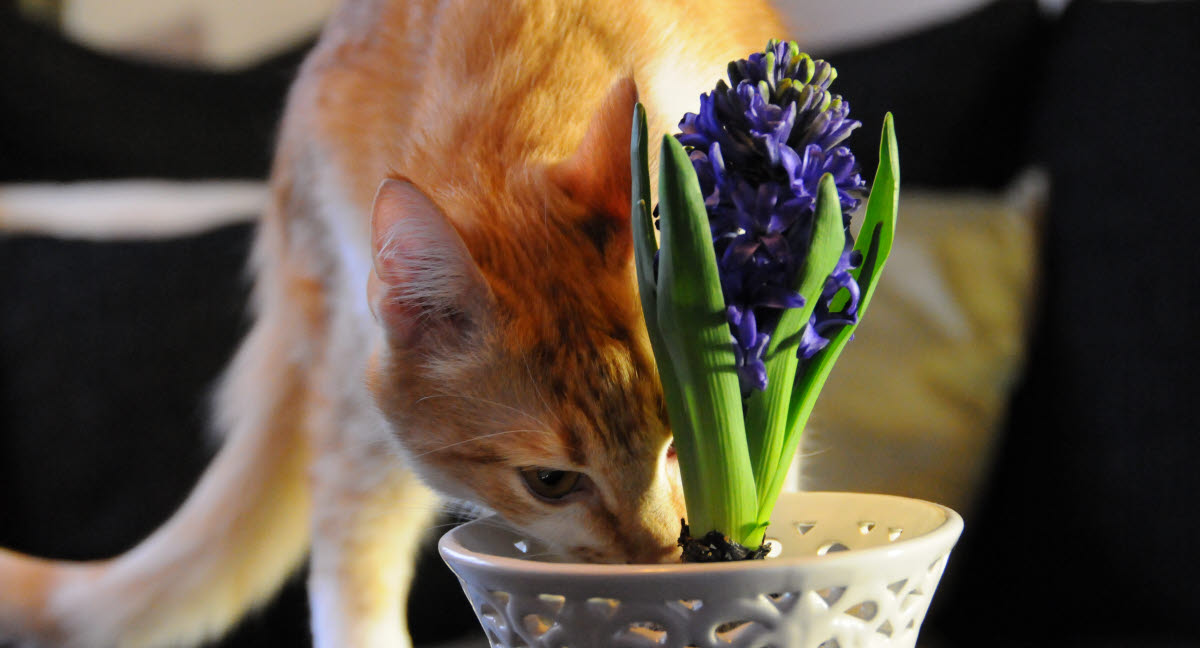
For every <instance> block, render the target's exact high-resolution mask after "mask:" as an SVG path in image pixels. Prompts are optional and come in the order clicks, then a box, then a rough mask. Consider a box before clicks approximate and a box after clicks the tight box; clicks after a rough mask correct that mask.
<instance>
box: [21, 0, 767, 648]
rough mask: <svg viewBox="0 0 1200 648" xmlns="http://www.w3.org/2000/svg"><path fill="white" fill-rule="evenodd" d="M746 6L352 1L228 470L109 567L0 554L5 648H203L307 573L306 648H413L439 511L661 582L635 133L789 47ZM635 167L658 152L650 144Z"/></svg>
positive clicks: (301, 119) (277, 208)
mask: <svg viewBox="0 0 1200 648" xmlns="http://www.w3.org/2000/svg"><path fill="white" fill-rule="evenodd" d="M784 35H785V34H784V33H783V30H782V29H781V28H780V24H779V22H778V20H777V18H776V16H775V15H774V13H773V12H772V11H771V10H770V9H768V8H767V7H765V6H760V5H758V4H757V3H755V2H748V1H747V0H707V1H701V0H686V1H685V0H674V1H666V0H620V1H619V2H618V1H615V0H613V1H601V0H545V1H534V0H511V1H505V2H499V1H497V2H491V1H489V2H481V1H478V0H444V1H441V2H438V1H434V0H413V1H412V2H399V1H396V2H389V1H385V0H350V1H348V2H346V3H345V4H344V6H342V7H340V8H339V9H338V10H337V12H336V13H335V15H334V16H333V18H332V19H331V21H330V22H329V24H328V25H327V27H326V28H325V30H324V33H323V35H322V37H321V39H320V42H319V43H318V44H317V46H316V47H315V49H314V50H313V51H312V53H311V54H310V55H309V57H308V59H307V62H306V63H305V65H304V66H303V69H302V71H301V73H300V76H299V78H298V79H297V81H296V83H295V85H294V86H293V88H292V91H291V94H290V96H289V100H288V104H287V109H286V113H285V116H284V120H283V125H282V132H281V136H280V140H279V141H280V143H279V148H278V154H277V158H276V163H275V165H274V170H273V172H272V178H271V182H272V191H273V204H272V207H271V208H270V210H269V213H268V214H267V215H266V217H265V219H264V220H263V222H262V224H261V226H260V228H259V232H258V241H257V245H256V249H255V254H254V259H253V263H254V267H255V269H256V272H257V279H256V293H255V299H256V311H257V320H256V323H255V325H254V327H253V330H252V331H251V333H250V334H249V336H248V339H247V340H246V341H245V342H244V344H243V346H242V348H241V350H240V351H239V353H238V354H237V357H236V359H235V360H234V361H233V364H232V366H231V367H230V369H229V371H228V374H227V377H226V380H225V382H224V384H223V387H222V390H221V392H220V397H219V408H218V412H217V413H216V416H215V419H216V423H217V425H219V426H220V428H221V429H222V430H224V431H225V432H226V434H227V439H226V442H225V446H224V447H223V449H222V450H221V452H220V453H219V455H218V456H217V458H216V459H215V460H214V461H213V464H212V466H211V467H210V468H209V470H208V471H207V473H206V474H205V475H204V477H203V478H202V480H201V481H200V483H199V484H198V485H197V486H196V488H195V490H194V492H193V493H192V494H191V496H190V497H189V498H188V500H187V501H186V502H185V504H184V505H183V506H182V507H181V509H180V510H179V511H178V513H177V514H176V515H175V516H174V517H172V518H171V519H170V520H169V521H167V522H166V523H165V524H164V525H163V526H162V527H161V528H160V529H159V530H157V531H156V532H155V533H154V534H152V535H151V536H150V537H149V538H148V539H146V540H145V541H144V542H143V543H142V544H140V545H139V546H137V547H135V548H134V549H132V550H130V551H129V552H127V553H125V554H124V555H121V556H119V557H116V558H113V559H111V560H106V561H96V562H87V563H58V562H51V561H44V560H39V559H36V558H32V557H27V556H22V555H18V554H15V553H13V552H6V551H3V550H0V636H2V635H5V634H6V633H7V634H8V635H9V636H12V637H15V638H18V639H24V640H27V641H30V642H33V643H34V644H35V645H63V646H86V647H99V646H112V645H118V646H156V645H167V644H170V645H180V644H189V643H195V642H199V641H203V640H205V639H209V638H213V637H216V636H219V635H220V634H221V633H222V632H223V631H224V630H226V629H227V628H228V627H229V626H230V625H232V624H233V623H235V622H236V621H237V619H238V618H239V617H240V615H241V614H243V613H244V612H245V611H246V610H247V609H249V608H251V607H253V606H254V605H255V604H258V603H261V602H262V601H263V600H264V599H265V598H267V597H269V596H270V595H271V594H272V593H273V592H274V590H275V589H276V588H277V587H278V586H279V585H280V583H281V581H282V580H283V579H284V578H285V577H286V576H287V575H288V573H289V572H290V571H292V570H293V569H294V568H296V567H297V565H298V564H299V563H300V561H301V560H303V559H304V557H305V555H306V552H307V553H308V555H309V560H310V561H311V572H310V573H311V576H310V581H309V591H310V600H311V609H312V631H313V634H314V637H315V643H316V645H317V646H322V647H330V648H345V647H357V646H363V647H369V646H406V645H408V643H409V642H408V639H407V635H406V632H405V619H404V616H403V611H404V601H405V598H406V596H407V594H408V580H409V577H410V572H411V567H412V566H411V561H412V559H413V556H414V554H415V546H416V544H417V542H418V540H419V539H420V537H421V536H422V535H423V534H424V533H425V531H426V528H427V524H428V522H429V520H430V518H431V515H432V513H433V512H434V511H435V510H436V509H437V500H436V499H435V497H436V496H435V495H434V494H433V493H432V492H431V491H430V489H429V487H432V489H434V490H436V491H438V492H440V494H441V495H442V496H445V497H450V498H460V499H464V500H469V501H472V502H478V503H480V504H482V505H484V506H486V507H488V508H491V509H494V510H495V511H497V512H498V513H500V514H501V515H502V516H503V517H504V518H505V519H506V520H507V521H508V522H509V523H511V524H512V525H514V526H516V527H519V528H521V529H524V530H526V531H527V532H529V533H531V534H533V535H535V536H536V537H538V538H540V539H542V540H543V541H545V542H546V543H547V544H548V545H550V546H552V547H554V548H555V549H556V550H558V551H560V552H561V553H563V554H564V555H566V556H568V557H571V558H573V559H578V560H585V561H603V562H658V561H670V560H675V559H676V558H677V556H678V548H677V547H676V545H675V539H676V537H677V536H678V533H679V519H680V518H681V517H683V515H684V513H683V502H682V492H681V489H680V487H679V482H678V475H677V474H676V472H677V469H676V467H675V465H674V461H673V459H672V456H671V453H670V452H669V442H670V431H669V428H668V425H667V422H666V420H665V414H664V408H663V404H662V397H661V393H660V391H659V388H658V383H657V377H656V375H655V368H654V363H653V359H652V355H651V352H650V348H649V343H648V341H647V337H646V332H645V328H644V324H643V321H642V316H641V311H640V305H639V301H638V297H637V293H636V286H635V283H634V279H633V265H632V241H631V234H630V222H629V202H630V199H629V192H630V178H629V132H630V123H631V115H632V110H633V104H634V102H635V100H637V99H638V97H639V96H640V100H641V101H642V102H643V103H645V104H646V106H647V110H648V113H649V116H650V124H651V133H652V136H657V134H661V133H664V132H674V130H675V125H676V123H677V122H678V120H679V119H680V117H681V116H682V115H683V114H684V112H687V111H689V110H692V111H694V110H695V109H696V108H697V106H698V96H699V94H700V93H701V92H702V91H705V90H708V89H709V88H711V87H712V84H713V83H714V82H715V80H716V79H717V78H718V77H720V76H721V75H722V74H723V72H724V70H725V64H726V63H727V62H728V61H729V60H732V59H735V58H741V57H744V56H745V55H746V54H748V53H749V52H751V51H754V50H756V49H759V48H761V47H762V46H763V45H764V44H765V43H766V42H767V40H768V39H769V38H772V37H781V36H784ZM651 148H652V149H656V148H657V147H651Z"/></svg>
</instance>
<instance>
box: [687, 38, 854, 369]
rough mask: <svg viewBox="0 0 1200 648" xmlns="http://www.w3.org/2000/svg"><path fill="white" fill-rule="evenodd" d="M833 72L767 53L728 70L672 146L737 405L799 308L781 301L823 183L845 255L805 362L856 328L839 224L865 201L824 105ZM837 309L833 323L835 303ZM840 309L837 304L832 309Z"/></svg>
mask: <svg viewBox="0 0 1200 648" xmlns="http://www.w3.org/2000/svg"><path fill="white" fill-rule="evenodd" d="M836 77H837V72H836V70H834V69H833V66H831V65H829V64H828V63H827V62H825V61H821V60H814V59H812V58H811V57H809V56H808V55H807V54H802V53H800V50H799V48H798V47H797V46H796V44H795V43H793V42H783V41H772V42H770V43H768V45H767V48H766V49H765V50H763V51H762V52H756V53H754V54H751V55H750V56H749V57H747V58H746V59H744V60H739V61H734V62H732V63H730V64H729V69H728V82H726V81H725V80H721V81H718V82H717V84H716V86H715V88H714V89H713V90H712V92H709V93H705V94H702V95H701V96H700V108H699V110H698V111H697V112H696V113H688V114H686V115H685V116H684V118H683V120H682V121H681V122H680V123H679V130H680V132H679V133H678V134H676V137H677V138H678V139H679V141H680V143H682V144H683V145H684V146H686V147H690V149H691V150H690V153H689V155H690V159H691V161H692V165H693V167H694V168H695V170H696V175H697V177H698V179H699V181H700V189H701V193H702V194H703V196H704V204H705V208H706V210H707V212H708V217H709V225H710V227H711V229H712V237H713V245H714V247H715V249H716V253H717V267H718V271H719V273H720V276H721V290H722V293H723V294H724V296H725V303H726V304H727V312H726V318H727V320H728V322H729V326H730V337H731V338H732V339H733V342H734V351H735V356H736V358H737V366H738V376H739V378H740V380H741V384H742V390H743V393H749V391H750V390H752V389H759V390H761V389H765V388H766V382H767V377H766V368H765V365H764V363H763V357H762V356H763V353H765V351H766V347H767V344H768V342H769V341H770V339H771V335H772V333H773V332H774V329H775V325H776V324H777V323H778V321H779V316H780V314H781V312H782V311H783V310H784V309H787V308H798V307H801V306H803V305H804V298H803V297H802V296H800V295H799V294H798V293H796V292H795V291H794V290H793V289H792V283H793V281H794V280H795V277H796V276H797V273H798V272H799V271H800V269H802V268H803V267H804V263H805V261H806V260H807V257H808V250H809V245H810V240H809V237H810V236H811V231H812V224H813V219H814V218H815V210H816V196H817V187H818V184H819V183H820V179H821V177H822V176H823V175H824V174H826V173H829V174H831V175H832V176H833V179H834V184H835V185H836V187H837V191H838V198H839V202H840V203H841V205H840V206H841V209H842V215H843V223H844V225H845V227H846V240H847V244H846V248H845V252H843V254H842V257H841V259H840V260H839V263H838V265H837V268H836V269H835V270H834V272H833V273H832V274H831V275H830V276H829V278H828V279H827V280H826V283H825V287H824V290H823V291H822V294H821V296H820V298H819V301H818V303H817V304H816V305H815V307H814V309H813V315H812V317H811V319H810V321H809V323H808V325H807V326H805V327H804V330H803V332H802V335H801V343H800V349H799V352H798V355H799V356H800V357H802V358H809V357H812V355H814V354H816V353H817V352H818V351H820V350H821V349H822V348H824V347H825V346H826V345H827V344H828V343H829V341H828V337H829V336H832V335H833V333H835V332H836V330H837V329H838V328H839V327H840V326H842V325H844V324H846V323H853V322H855V321H856V320H857V308H858V299H859V287H858V284H857V283H856V282H855V280H854V278H853V276H852V275H851V274H850V271H851V270H852V269H853V268H855V267H857V264H858V263H860V260H859V258H858V255H857V254H855V253H853V252H852V251H851V248H852V247H853V239H852V237H851V235H850V231H849V225H850V214H851V213H852V212H853V211H854V209H856V208H857V207H858V205H859V203H860V201H861V200H862V198H863V197H864V195H865V193H866V184H865V182H864V181H863V179H862V176H861V174H860V173H859V167H858V163H857V162H856V161H855V159H854V155H853V153H851V151H850V149H849V148H847V147H846V146H843V145H842V142H844V141H845V140H846V138H847V137H848V136H849V135H850V133H851V132H853V131H854V129H856V128H858V126H859V125H860V124H859V122H858V121H855V120H853V119H850V117H849V114H850V105H849V104H848V103H847V102H845V101H843V100H842V98H841V97H839V96H837V95H834V94H831V93H830V92H829V86H830V84H831V83H832V82H833V80H834V79H835V78H836ZM838 293H844V294H846V295H847V298H846V299H844V300H842V301H844V302H845V303H844V305H843V306H841V307H840V308H839V309H838V310H836V311H834V310H833V308H832V304H833V303H834V300H835V295H837V294H838ZM837 299H839V300H841V298H837Z"/></svg>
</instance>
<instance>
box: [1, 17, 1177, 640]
mask: <svg viewBox="0 0 1200 648" xmlns="http://www.w3.org/2000/svg"><path fill="white" fill-rule="evenodd" d="M332 4H333V2H332V0H286V1H285V0H258V1H256V2H242V1H238V0H20V1H13V0H0V545H2V546H5V547H11V548H15V549H18V550H23V551H28V552H32V553H37V554H40V555H44V556H50V557H55V558H64V559H88V558H98V557H106V556H109V555H113V554H115V553H118V552H120V551H123V550H125V549H127V548H129V547H131V546H133V545H134V544H136V543H137V541H138V540H139V539H141V538H142V537H143V536H144V535H145V534H147V533H148V532H149V531H150V530H152V529H153V528H155V527H156V526H157V525H158V524H159V523H161V522H162V521H163V520H165V519H166V518H167V517H168V516H169V515H170V513H171V512H172V510H173V509H174V508H175V507H176V506H177V505H178V504H179V503H180V502H181V501H182V500H183V498H184V497H186V495H187V493H188V491H189V489H190V488H191V486H192V485H193V483H194V481H195V479H196V477H197V476H198V475H199V474H200V472H201V471H202V470H203V469H204V466H205V465H206V463H207V461H208V460H209V459H210V458H211V456H212V454H213V452H214V451H215V447H214V445H213V444H212V443H211V441H210V440H209V439H208V437H207V432H206V413H205V412H206V409H207V401H208V397H209V393H210V390H211V388H212V386H213V383H214V381H215V379H216V378H217V376H218V375H219V373H220V371H221V369H222V368H223V366H224V365H225V363H226V362H227V360H228V359H229V357H230V356H231V354H232V351H233V349H234V347H235V345H236V343H237V341H238V339H239V337H240V335H241V334H242V333H244V331H245V330H246V326H247V313H246V309H245V300H246V296H247V285H246V282H245V277H244V272H243V268H244V265H245V261H246V256H247V252H248V249H249V244H250V240H251V235H252V228H253V223H254V221H255V219H256V217H257V214H258V213H259V212H260V210H261V208H262V205H263V204H264V201H265V196H266V194H265V189H264V185H263V184H262V181H263V179H264V178H265V177H266V174H267V170H268V167H269V164H270V158H271V150H272V144H273V139H274V134H275V123H276V121H277V120H278V117H279V114H280V111H281V108H282V104H283V99H284V94H285V92H286V90H287V87H288V84H289V82H290V80H291V78H292V77H293V76H294V74H295V72H296V69H297V66H298V64H299V62H300V60H301V59H302V57H303V55H304V52H305V51H306V49H307V48H308V47H309V46H310V45H311V43H312V39H313V38H314V37H315V34H316V31H317V30H318V29H319V27H320V25H321V22H322V20H323V18H324V17H325V16H326V15H327V13H328V11H329V10H330V6H331V5H332ZM780 7H781V9H782V10H783V11H784V12H785V14H786V15H787V16H788V18H789V19H790V20H791V22H792V24H793V26H794V30H795V31H794V37H796V38H797V39H798V40H800V41H801V44H802V46H803V47H804V48H805V49H807V50H808V51H809V52H811V53H813V54H814V55H817V56H821V57H825V58H828V59H829V60H830V61H831V62H832V63H833V64H834V65H835V66H836V67H837V69H838V71H839V79H838V81H837V82H836V83H835V85H834V90H835V91H836V92H839V93H841V94H842V95H843V96H844V97H846V98H847V100H848V101H849V102H850V104H851V105H852V106H853V111H852V115H853V116H854V117H856V118H857V119H860V120H862V121H863V123H864V125H863V127H862V128H861V129H860V130H859V131H858V133H857V134H856V135H855V136H854V137H853V138H851V140H850V142H851V144H852V145H854V146H855V149H856V154H857V156H858V158H859V160H860V161H861V163H862V166H863V168H864V169H865V170H866V172H867V173H868V174H869V173H871V172H872V170H873V169H874V168H875V163H876V151H875V150H874V147H875V143H876V142H877V141H878V136H879V125H880V122H881V120H882V117H883V114H884V112H885V111H887V110H891V111H892V112H893V113H894V114H895V119H896V124H897V132H898V135H899V140H900V150H901V155H902V161H903V163H902V169H903V173H904V185H903V186H904V188H903V195H902V198H901V213H900V223H899V226H898V233H897V240H896V248H895V251H894V252H893V257H892V260H891V261H890V263H891V265H890V268H891V269H890V270H889V271H888V273H886V275H885V277H884V279H883V282H882V286H881V288H880V290H879V292H878V293H877V297H876V300H875V301H874V302H873V305H872V310H871V312H872V314H871V316H870V317H867V318H866V319H865V320H864V324H863V326H862V327H861V328H860V331H859V333H858V335H857V336H856V340H855V342H854V343H853V344H851V345H850V347H849V348H848V349H847V351H846V353H845V354H844V356H843V360H842V361H841V363H839V369H838V371H836V372H834V376H833V378H831V381H830V384H829V385H828V387H827V388H826V391H825V394H824V395H823V396H822V400H821V402H820V404H819V406H818V411H817V412H816V414H815V415H814V421H813V423H812V424H811V426H810V430H809V431H808V432H807V433H806V441H805V447H804V452H803V457H802V460H801V470H800V477H799V480H798V484H799V486H801V487H803V488H806V489H837V490H860V491H876V492H891V493H898V494H901V495H907V496H913V497H920V498H924V499H930V500H934V501H938V502H942V503H945V504H947V505H950V506H951V507H953V508H955V509H956V510H958V511H959V512H960V513H962V514H963V516H964V518H965V520H966V531H965V532H964V535H963V538H962V541H961V542H960V544H959V546H958V548H957V549H956V550H955V552H954V554H953V555H952V557H951V560H950V563H949V566H948V568H947V571H946V576H945V578H944V580H943V585H942V587H941V588H940V589H939V592H938V595H937V597H936V598H935V601H934V605H933V608H932V609H931V611H930V615H929V617H928V620H927V622H926V624H925V629H924V631H923V633H922V639H921V643H922V645H925V646H930V647H940V646H954V647H957V646H986V645H997V646H1000V645H1003V646H1014V645H1019V646H1071V645H1087V646H1152V647H1167V646H1172V647H1175V646H1200V629H1198V628H1197V626H1196V623H1195V621H1194V616H1195V613H1196V612H1197V611H1200V566H1198V565H1200V560H1197V559H1196V558H1195V553H1196V551H1195V549H1194V546H1195V544H1196V539H1197V537H1198V536H1200V533H1198V532H1200V523H1198V522H1197V519H1198V515H1200V477H1198V476H1197V475H1198V474H1200V470H1198V467H1200V436H1198V434H1197V433H1198V432H1200V425H1198V424H1197V422H1196V417H1195V416H1194V413H1193V412H1194V411H1195V408H1194V405H1193V402H1194V399H1195V396H1194V393H1193V392H1194V389H1195V386H1196V384H1197V381H1196V380H1195V379H1194V377H1193V374H1194V372H1195V367H1196V366H1197V364H1198V361H1200V343H1198V340H1200V333H1198V331H1200V303H1198V302H1200V273H1198V272H1197V270H1196V269H1195V265H1194V264H1195V258H1196V255H1195V252H1194V248H1195V242H1196V241H1197V240H1198V237H1200V218H1198V217H1200V213H1198V212H1200V210H1198V209H1197V207H1196V204H1195V203H1194V202H1192V200H1191V199H1190V196H1191V195H1192V194H1194V192H1195V187H1196V183H1197V178H1200V155H1198V154H1197V151H1198V150H1200V111H1197V109H1196V106H1197V105H1200V90H1198V89H1197V88H1198V85H1197V83H1196V81H1195V79H1194V77H1195V75H1196V73H1197V70H1200V5H1197V4H1194V3H1191V2H1078V1H1076V2H1068V1H1066V0H1062V1H1055V2H1035V1H1033V0H1028V1H1022V0H1013V1H1010V2H991V3H989V2H981V1H976V0H920V1H915V0H914V1H910V2H903V3H880V2H872V1H868V0H841V1H837V0H820V1H817V0H783V1H782V2H781V4H780ZM440 531H441V529H439V528H435V529H431V531H430V534H429V539H430V543H429V547H428V548H427V551H426V555H425V556H424V558H423V559H422V563H421V569H420V575H419V578H418V584H417V585H416V589H415V591H416V592H417V593H418V594H417V595H415V596H414V597H413V598H414V600H413V601H412V602H411V604H410V607H411V609H410V619H412V623H413V628H412V630H413V634H414V638H415V639H416V641H417V643H418V645H422V646H459V647H467V646H471V647H474V646H480V645H483V644H482V643H480V642H481V641H482V639H481V637H482V635H481V633H480V631H479V630H478V629H477V628H476V625H475V621H474V618H473V615H472V613H471V611H470V609H469V607H468V606H467V603H466V600H465V598H464V597H463V596H462V595H461V592H460V591H459V589H458V585H457V583H456V582H455V581H454V579H453V576H452V575H451V574H450V573H449V572H448V571H447V570H446V568H445V567H444V566H443V565H442V563H441V562H440V560H439V559H438V558H437V556H436V554H435V553H434V552H433V551H432V548H431V547H432V542H433V541H435V540H436V538H437V536H438V535H439V533H440ZM303 581H304V574H303V573H301V574H298V575H296V576H295V577H294V578H293V579H292V580H291V582H290V583H289V585H288V586H287V588H286V589H285V591H284V592H283V594H282V595H281V596H280V597H278V598H277V599H276V600H275V601H274V602H273V603H271V604H270V605H268V606H267V607H266V608H265V609H264V610H262V611H260V612H258V613H255V614H254V615H252V616H251V617H250V618H248V619H247V620H246V621H245V622H243V623H242V624H241V625H240V626H239V627H238V628H237V629H236V630H235V631H234V632H232V633H231V634H230V635H229V637H227V638H226V639H224V640H223V641H222V642H220V644H219V645H221V646H229V647H232V646H263V645H284V646H302V645H306V644H307V643H309V639H308V626H307V615H308V610H307V602H306V600H305V596H304V590H303Z"/></svg>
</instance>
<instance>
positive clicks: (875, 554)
mask: <svg viewBox="0 0 1200 648" xmlns="http://www.w3.org/2000/svg"><path fill="white" fill-rule="evenodd" d="M783 496H784V497H787V496H793V497H795V496H801V497H822V498H824V497H838V498H864V497H866V498H873V499H876V500H879V499H894V500H897V501H904V502H907V503H910V504H912V503H915V504H918V505H924V506H927V507H932V508H933V509H935V511H936V512H938V513H940V514H941V515H942V516H944V519H943V520H942V521H941V523H939V524H938V525H937V526H935V527H934V528H933V529H930V530H928V531H926V532H924V533H921V534H919V535H914V536H909V537H906V538H900V539H897V540H895V541H892V542H890V543H888V544H886V545H879V546H874V547H866V548H861V549H849V550H846V551H837V552H830V553H826V554H823V555H803V556H792V557H776V558H767V559H764V560H749V561H741V562H734V563H704V564H696V563H660V564H634V565H620V564H597V563H579V562H544V561H539V560H526V559H521V558H511V557H507V556H499V555H495V554H490V553H485V552H481V551H475V550H473V549H469V548H467V547H466V546H465V545H464V544H463V543H462V541H461V540H460V538H459V536H461V535H462V534H463V533H464V532H463V531H460V530H461V529H466V528H468V527H471V526H472V525H477V524H483V523H485V522H486V521H487V520H489V519H491V518H490V517H489V518H481V519H479V520H474V521H471V522H467V523H466V524H463V525H461V526H459V527H456V528H454V529H451V530H450V531H448V532H447V533H445V534H444V535H443V536H442V538H441V539H440V540H439V541H438V551H439V552H440V553H441V555H442V557H443V558H444V559H445V560H447V561H448V562H452V563H457V564H460V565H462V566H470V567H474V568H475V569H480V570H485V571H489V572H508V573H519V574H521V575H522V576H523V577H532V578H539V579H540V578H564V577H568V578H576V579H586V580H593V579H597V578H603V579H610V578H614V577H623V576H641V577H643V578H644V577H653V576H663V577H671V576H685V575H690V574H718V573H725V572H738V573H742V574H753V573H756V572H762V573H764V574H765V573H768V572H773V571H777V570H779V569H780V568H787V567H800V566H808V567H810V568H814V569H822V570H826V569H830V570H836V569H838V568H842V567H850V566H851V565H853V566H855V567H857V568H862V567H864V566H866V565H869V564H878V565H881V566H882V565H884V564H887V563H890V562H894V561H895V560H896V559H897V558H899V557H901V556H905V555H912V554H920V553H924V552H931V551H936V548H937V547H949V546H952V545H953V544H954V542H955V541H956V540H957V539H958V537H959V535H960V534H961V533H962V529H963V520H962V517H961V516H959V515H958V513H956V512H954V511H953V510H952V509H950V508H948V507H945V506H942V505H941V504H936V503H934V502H929V501H926V500H921V499H916V498H911V497H903V496H899V495H888V494H880V493H854V492H845V491H806V492H801V493H785V494H784V495H783Z"/></svg>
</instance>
